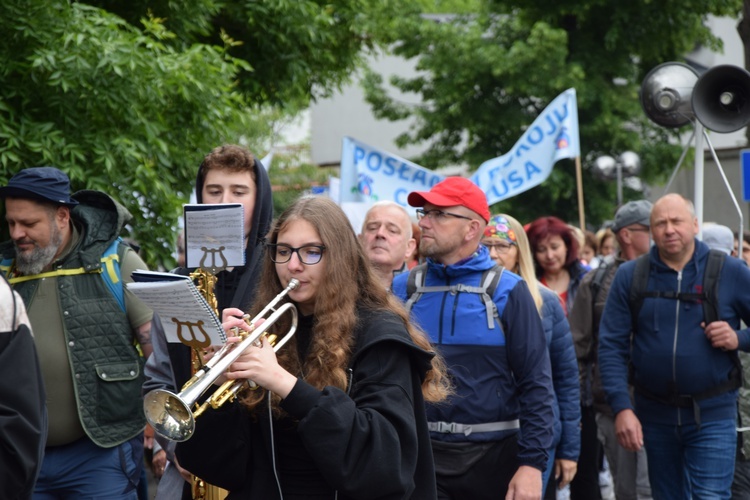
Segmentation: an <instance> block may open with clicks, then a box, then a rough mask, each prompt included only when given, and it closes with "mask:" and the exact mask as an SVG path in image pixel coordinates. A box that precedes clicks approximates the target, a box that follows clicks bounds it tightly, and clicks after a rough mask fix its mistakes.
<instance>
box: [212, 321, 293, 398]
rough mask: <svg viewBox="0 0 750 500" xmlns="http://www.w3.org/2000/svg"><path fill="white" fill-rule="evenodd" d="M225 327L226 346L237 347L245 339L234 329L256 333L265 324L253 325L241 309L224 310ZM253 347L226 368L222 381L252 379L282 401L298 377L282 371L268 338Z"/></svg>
mask: <svg viewBox="0 0 750 500" xmlns="http://www.w3.org/2000/svg"><path fill="white" fill-rule="evenodd" d="M221 316H222V326H223V327H224V331H226V332H227V344H238V343H239V342H241V341H242V337H239V336H237V335H236V330H235V328H239V329H241V330H244V331H246V332H251V331H253V329H254V328H256V327H258V326H260V325H261V324H263V322H264V321H265V319H264V318H261V319H260V320H258V321H257V322H256V323H253V324H252V326H251V325H248V324H247V322H246V321H245V319H244V317H243V316H245V315H244V313H243V312H242V310H240V309H236V308H228V309H224V311H222V315H221ZM259 342H260V343H261V345H250V346H249V347H247V348H246V349H245V352H243V353H242V354H241V355H240V356H239V357H238V358H237V359H236V360H235V361H234V362H233V363H232V364H231V365H229V368H228V369H227V371H226V373H225V374H224V375H223V377H221V378H225V379H227V380H243V379H249V380H252V381H253V382H255V383H256V384H258V385H259V386H261V387H263V388H264V389H267V390H269V391H271V392H273V393H274V394H278V395H279V396H281V397H282V398H285V397H287V396H288V395H289V393H290V392H291V391H292V388H293V387H294V384H296V383H297V377H295V376H294V375H292V374H291V373H289V372H288V371H286V370H285V369H284V368H282V367H281V366H280V365H279V363H278V361H277V360H276V352H275V351H274V349H273V346H272V345H271V343H270V342H269V341H268V339H267V338H266V337H265V335H264V336H262V337H261V338H260V339H259V340H258V342H256V344H258V343H259Z"/></svg>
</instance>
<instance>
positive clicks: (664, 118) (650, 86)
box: [641, 62, 698, 128]
mask: <svg viewBox="0 0 750 500" xmlns="http://www.w3.org/2000/svg"><path fill="white" fill-rule="evenodd" d="M697 81H698V73H697V72H696V71H695V70H694V69H693V68H691V67H690V66H688V65H687V64H682V63H677V62H668V63H663V64H660V65H659V66H657V67H655V68H654V69H652V70H651V71H649V72H648V74H647V75H646V78H644V79H643V83H641V107H643V111H645V113H646V116H648V117H649V118H650V119H651V121H653V122H654V123H656V124H658V125H661V126H663V127H672V128H677V127H682V126H683V125H687V124H688V123H690V121H691V120H692V118H693V116H694V114H693V107H692V103H691V101H692V94H693V87H695V84H696V82H697Z"/></svg>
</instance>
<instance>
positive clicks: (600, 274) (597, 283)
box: [589, 258, 612, 311]
mask: <svg viewBox="0 0 750 500" xmlns="http://www.w3.org/2000/svg"><path fill="white" fill-rule="evenodd" d="M611 265H612V261H610V260H609V259H607V258H604V259H602V260H601V261H600V263H599V266H598V267H597V268H596V269H594V270H593V271H592V272H593V273H594V274H593V276H594V277H593V278H592V279H591V284H590V285H589V288H590V290H591V310H592V311H593V310H594V304H596V298H597V297H598V296H599V292H600V291H601V289H602V283H604V276H606V274H607V271H608V270H609V267H610V266H611Z"/></svg>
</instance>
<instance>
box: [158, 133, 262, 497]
mask: <svg viewBox="0 0 750 500" xmlns="http://www.w3.org/2000/svg"><path fill="white" fill-rule="evenodd" d="M195 192H196V198H197V201H198V203H206V204H209V203H211V204H213V203H242V205H243V206H244V215H245V217H244V220H245V265H244V266H237V267H234V268H232V269H227V270H224V271H220V272H219V273H217V275H216V276H217V282H216V285H215V288H214V293H215V295H216V299H217V304H218V309H219V311H221V310H223V309H225V308H227V307H236V308H240V309H243V310H246V308H247V307H248V306H249V305H250V303H251V302H252V298H253V295H254V289H255V286H256V284H257V282H258V277H259V276H260V269H261V266H260V263H261V262H262V259H261V257H262V256H263V237H264V236H265V234H266V233H267V232H268V230H269V228H270V226H271V222H272V220H273V199H272V192H271V182H270V181H269V179H268V174H267V173H266V169H265V168H264V167H263V165H262V164H261V162H260V160H258V159H257V158H255V157H254V156H253V154H252V153H251V152H250V151H248V150H247V149H245V148H243V147H241V146H237V145H231V144H230V145H224V146H219V147H217V148H215V149H214V150H212V151H211V152H210V153H209V154H208V155H206V157H205V158H204V159H203V162H202V163H201V165H200V167H199V168H198V177H197V180H196V183H195ZM191 271H194V269H186V268H178V269H176V270H175V272H176V273H178V274H183V275H187V274H189V273H190V272H191ZM153 324H154V331H152V342H153V344H154V353H153V355H152V356H151V357H150V358H149V360H148V363H147V364H146V382H145V383H144V385H143V394H147V393H148V392H149V391H152V390H154V389H167V390H170V391H175V392H179V391H180V389H181V388H182V386H183V385H184V384H185V382H186V381H187V380H188V379H189V378H190V377H191V349H190V348H189V347H188V346H186V345H183V344H180V343H169V344H168V343H167V341H166V337H165V336H164V332H163V329H162V328H161V322H160V321H154V322H153ZM159 445H161V446H162V447H163V449H161V450H160V449H159ZM167 460H169V461H170V462H171V463H170V464H169V466H168V467H166V466H167V463H166V461H167ZM154 469H155V470H154V472H155V474H156V475H157V476H161V477H162V479H161V481H160V483H159V490H158V494H159V498H181V495H183V494H184V495H190V492H189V483H188V482H186V481H189V480H190V473H189V472H187V471H185V470H184V469H181V468H180V467H179V466H178V465H177V463H176V462H175V461H174V443H173V442H169V441H167V440H161V438H160V441H159V443H158V445H155V448H154ZM165 469H166V470H165ZM180 476H182V478H181V477H180ZM183 479H184V480H185V481H183ZM163 493H164V494H165V495H162V494H163ZM166 494H170V495H169V496H166ZM184 498H192V495H191V496H184Z"/></svg>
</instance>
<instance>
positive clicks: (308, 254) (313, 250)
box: [266, 243, 326, 266]
mask: <svg viewBox="0 0 750 500" xmlns="http://www.w3.org/2000/svg"><path fill="white" fill-rule="evenodd" d="M266 247H268V256H269V257H270V258H271V260H272V261H274V262H275V263H276V264H286V263H287V262H289V261H290V260H291V259H292V254H293V253H295V252H297V257H298V258H299V261H300V262H302V263H303V264H305V265H308V266H312V265H313V264H317V263H318V262H320V259H322V258H323V251H324V250H325V249H326V247H325V246H324V245H305V246H301V247H297V248H294V247H290V246H289V245H284V244H283V243H279V244H277V245H273V244H268V245H266Z"/></svg>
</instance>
